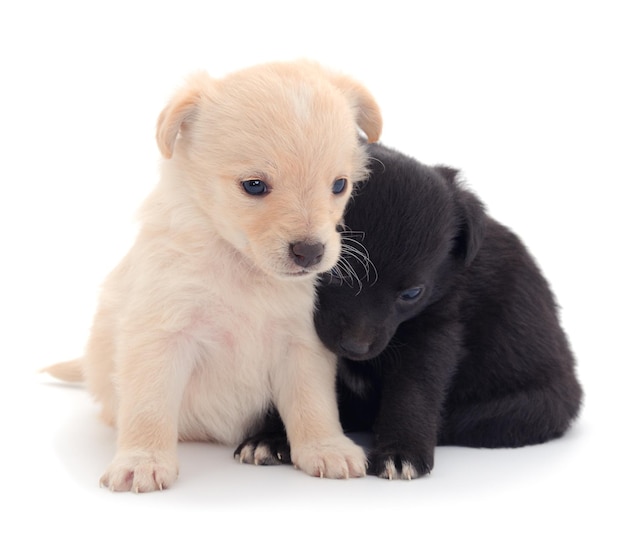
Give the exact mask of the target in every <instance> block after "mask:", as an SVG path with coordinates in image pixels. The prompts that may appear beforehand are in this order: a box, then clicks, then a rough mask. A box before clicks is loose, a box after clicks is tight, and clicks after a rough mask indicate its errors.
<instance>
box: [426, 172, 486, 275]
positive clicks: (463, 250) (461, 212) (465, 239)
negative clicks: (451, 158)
mask: <svg viewBox="0 0 626 538" xmlns="http://www.w3.org/2000/svg"><path fill="white" fill-rule="evenodd" d="M435 170H437V172H439V174H441V175H442V176H443V177H444V178H445V179H446V181H448V183H449V184H450V185H451V187H452V188H453V192H454V199H455V203H456V211H457V222H458V232H457V236H456V237H455V240H454V255H455V256H457V257H458V258H459V259H461V260H463V262H464V263H465V265H466V266H468V265H469V264H470V263H472V261H473V260H474V258H475V257H476V254H478V250H479V249H480V247H481V245H482V242H483V238H484V236H485V220H486V215H485V207H484V206H483V204H482V202H481V201H480V200H479V199H478V198H477V197H476V196H475V195H474V194H472V193H471V192H470V191H468V190H466V189H464V188H463V186H462V185H460V184H459V178H458V175H459V171H458V170H455V169H454V168H449V167H447V166H436V167H435Z"/></svg>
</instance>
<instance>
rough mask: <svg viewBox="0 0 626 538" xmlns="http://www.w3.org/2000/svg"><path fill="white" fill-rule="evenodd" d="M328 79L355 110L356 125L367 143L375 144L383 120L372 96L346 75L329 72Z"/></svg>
mask: <svg viewBox="0 0 626 538" xmlns="http://www.w3.org/2000/svg"><path fill="white" fill-rule="evenodd" d="M328 77H329V79H330V80H331V82H333V84H335V86H337V87H338V88H339V89H340V90H342V91H343V92H344V94H345V95H346V97H347V99H348V101H349V102H350V103H351V105H352V106H353V107H354V108H355V110H356V121H357V125H358V126H359V127H360V128H361V129H362V130H363V132H364V133H365V134H366V136H367V141H368V142H376V141H377V140H378V139H379V138H380V134H381V132H382V129H383V118H382V114H381V113H380V108H379V107H378V104H377V103H376V101H375V100H374V97H373V96H372V94H371V93H370V92H369V90H367V88H365V87H364V86H363V85H362V84H360V83H359V82H357V81H356V80H353V79H352V78H350V77H348V76H346V75H342V74H340V73H333V72H329V73H328Z"/></svg>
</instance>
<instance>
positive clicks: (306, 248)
mask: <svg viewBox="0 0 626 538" xmlns="http://www.w3.org/2000/svg"><path fill="white" fill-rule="evenodd" d="M289 254H290V255H291V258H292V259H293V261H294V262H295V263H296V264H298V265H299V266H300V267H311V266H312V265H317V264H318V263H319V262H320V261H321V259H322V256H323V255H324V245H323V244H322V243H305V242H304V241H298V242H297V243H292V244H291V245H289Z"/></svg>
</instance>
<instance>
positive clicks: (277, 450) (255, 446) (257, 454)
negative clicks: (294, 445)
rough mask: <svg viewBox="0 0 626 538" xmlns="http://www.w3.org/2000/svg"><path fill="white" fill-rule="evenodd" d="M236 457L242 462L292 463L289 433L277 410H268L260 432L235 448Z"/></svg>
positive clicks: (258, 463) (262, 463)
mask: <svg viewBox="0 0 626 538" xmlns="http://www.w3.org/2000/svg"><path fill="white" fill-rule="evenodd" d="M234 457H235V458H236V459H238V460H239V461H240V462H241V463H252V464H254V465H280V464H281V463H291V450H290V448H289V441H287V433H286V432H285V426H284V425H283V421H282V420H281V418H280V416H279V415H278V412H277V411H276V410H270V411H268V413H267V415H266V417H265V422H264V423H263V425H262V426H261V429H260V430H259V432H258V433H256V434H255V435H252V436H251V437H248V438H247V439H246V440H245V441H243V442H242V443H241V444H240V445H239V446H238V447H237V449H236V450H235V453H234Z"/></svg>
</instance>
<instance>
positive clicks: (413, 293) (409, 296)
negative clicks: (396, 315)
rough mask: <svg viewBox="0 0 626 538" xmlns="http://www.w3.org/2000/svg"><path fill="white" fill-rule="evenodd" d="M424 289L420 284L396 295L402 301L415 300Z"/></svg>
mask: <svg viewBox="0 0 626 538" xmlns="http://www.w3.org/2000/svg"><path fill="white" fill-rule="evenodd" d="M422 291H424V288H422V287H421V286H417V287H415V288H409V289H408V290H404V291H403V292H401V293H400V295H399V296H398V297H399V299H400V300H402V301H415V299H417V298H418V297H419V296H420V295H421V294H422Z"/></svg>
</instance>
